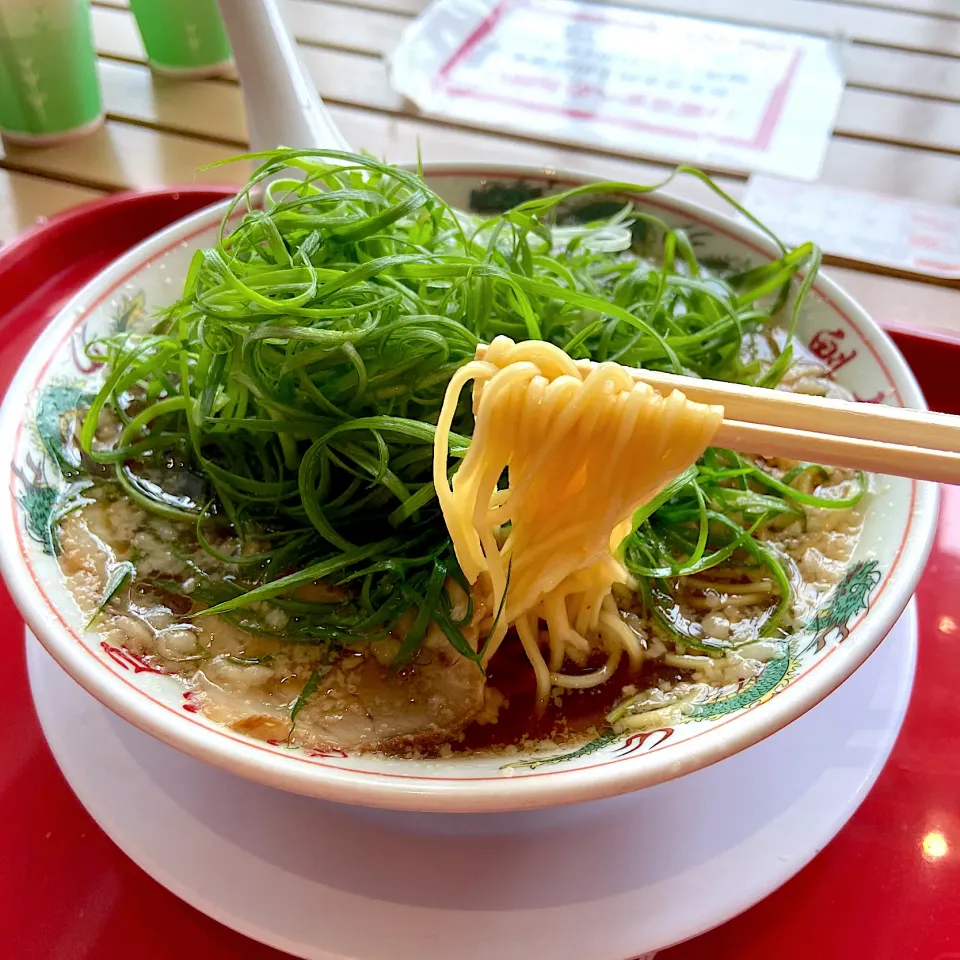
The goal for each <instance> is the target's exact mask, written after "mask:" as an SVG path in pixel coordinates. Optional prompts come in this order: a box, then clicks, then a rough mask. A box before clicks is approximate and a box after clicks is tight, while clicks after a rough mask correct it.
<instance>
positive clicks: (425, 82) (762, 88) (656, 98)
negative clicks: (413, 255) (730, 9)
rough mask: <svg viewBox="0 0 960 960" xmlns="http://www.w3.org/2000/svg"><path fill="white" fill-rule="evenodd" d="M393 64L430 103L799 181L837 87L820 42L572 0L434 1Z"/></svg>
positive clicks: (823, 138)
mask: <svg viewBox="0 0 960 960" xmlns="http://www.w3.org/2000/svg"><path fill="white" fill-rule="evenodd" d="M390 76H391V81H392V83H393V85H394V87H395V88H396V89H397V90H398V91H399V92H400V93H402V94H403V95H405V96H406V97H408V98H409V99H410V100H412V101H413V102H414V103H416V104H417V105H418V106H419V107H420V108H421V109H422V110H424V111H425V112H428V113H432V114H439V115H445V116H451V117H455V118H457V119H461V120H467V121H472V122H477V123H481V124H485V125H486V124H490V125H494V126H499V127H509V128H513V129H516V130H520V131H522V132H526V133H536V134H540V135H546V136H549V137H563V138H565V139H566V138H569V139H573V140H578V141H581V142H583V143H585V144H589V145H594V144H597V143H601V144H604V145H607V146H611V147H615V148H617V149H619V150H625V151H631V152H636V153H638V154H641V155H643V156H651V157H652V156H658V157H663V158H665V159H668V160H672V161H688V162H690V163H694V164H710V165H712V166H715V167H726V168H731V169H742V170H747V171H764V172H767V173H776V174H779V175H781V176H790V177H795V178H798V179H815V178H816V176H817V175H818V173H819V170H820V167H821V165H822V162H823V156H824V153H825V151H826V146H827V143H828V141H829V138H830V133H831V131H832V129H833V121H834V119H835V117H836V112H837V108H838V106H839V102H840V96H841V94H842V92H843V74H842V72H841V68H840V65H839V56H838V53H837V50H836V49H835V45H834V44H833V43H831V42H830V41H828V40H825V39H822V38H817V37H807V36H803V35H801V34H792V33H781V32H777V31H771V30H760V29H754V28H751V27H740V26H736V25H733V24H726V23H720V22H715V21H707V20H696V19H692V18H689V17H677V16H670V15H667V14H658V13H647V12H645V11H642V10H635V9H628V8H624V7H614V6H606V5H601V4H597V3H589V2H577V0H436V2H434V3H433V4H432V5H431V6H430V7H428V8H427V10H426V11H425V12H424V13H423V14H422V15H421V16H420V17H418V18H417V19H416V20H415V21H414V22H413V24H412V25H411V26H410V27H409V28H408V29H407V31H406V32H405V34H404V37H403V40H402V41H401V44H400V46H399V47H398V48H397V50H396V51H395V52H394V53H393V55H392V56H391V58H390Z"/></svg>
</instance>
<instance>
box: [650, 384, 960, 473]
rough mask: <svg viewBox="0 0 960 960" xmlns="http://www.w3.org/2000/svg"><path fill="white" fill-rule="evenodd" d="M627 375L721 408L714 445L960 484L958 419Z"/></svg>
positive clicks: (780, 392) (757, 389)
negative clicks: (721, 417)
mask: <svg viewBox="0 0 960 960" xmlns="http://www.w3.org/2000/svg"><path fill="white" fill-rule="evenodd" d="M631 373H632V374H633V375H634V376H635V377H636V378H637V379H638V380H642V381H643V382H644V383H649V384H650V386H652V387H654V388H655V389H656V390H658V391H659V392H660V393H670V392H672V391H673V390H680V391H682V392H683V394H684V395H685V396H686V397H687V398H688V399H690V400H696V401H698V402H700V403H717V404H721V405H722V406H723V413H724V417H723V424H722V426H721V427H720V430H719V431H718V433H717V437H716V443H717V446H722V447H728V448H729V449H731V450H737V451H739V452H741V453H753V454H759V455H761V456H765V457H786V458H789V459H791V460H807V461H811V462H813V463H823V464H827V465H829V466H834V467H849V468H852V469H859V470H868V471H870V472H872V473H887V474H893V475H894V476H900V477H912V478H914V479H916V480H933V481H938V482H941V483H960V417H955V416H951V415H949V414H945V413H930V412H929V411H926V410H912V409H906V408H902V407H888V406H884V405H882V404H875V403H856V402H854V401H848V400H828V399H826V398H824V397H812V396H808V395H806V394H798V393H787V392H785V391H783V390H764V389H762V388H760V387H746V386H741V385H740V384H730V383H721V382H719V381H716V380H698V379H696V378H694V377H681V376H676V375H675V374H670V373H659V372H656V371H653V370H631Z"/></svg>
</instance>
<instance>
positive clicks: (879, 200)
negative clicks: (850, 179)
mask: <svg viewBox="0 0 960 960" xmlns="http://www.w3.org/2000/svg"><path fill="white" fill-rule="evenodd" d="M743 205H744V206H745V207H746V208H747V209H748V210H749V211H750V212H751V213H752V214H754V216H756V217H757V218H759V219H760V220H762V221H763V222H764V223H765V224H766V225H767V226H768V227H770V229H772V230H773V231H774V233H776V234H777V235H778V236H779V237H780V239H781V240H783V241H784V243H787V244H789V245H791V246H796V245H797V244H800V243H803V242H805V241H807V240H813V241H815V242H816V243H818V244H819V245H820V246H821V247H822V248H823V249H824V250H825V251H826V252H828V253H833V254H836V255H837V256H840V257H849V258H850V259H851V260H864V261H867V262H869V263H877V264H881V265H884V266H888V267H897V268H900V269H903V270H911V271H915V272H917V273H926V274H930V275H932V276H938V277H960V207H948V206H943V205H940V204H935V203H924V202H923V201H919V200H907V199H900V198H898V197H885V196H880V195H878V194H874V193H865V192H863V191H860V190H849V189H846V188H844V187H831V186H827V185H826V184H822V183H813V184H807V183H795V182H792V181H789V180H779V179H776V178H773V177H762V176H758V177H752V178H751V179H750V183H749V184H748V186H747V191H746V194H745V196H744V198H743Z"/></svg>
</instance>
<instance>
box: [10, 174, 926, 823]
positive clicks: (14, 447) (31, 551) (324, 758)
mask: <svg viewBox="0 0 960 960" xmlns="http://www.w3.org/2000/svg"><path fill="white" fill-rule="evenodd" d="M427 178H428V180H429V181H430V183H431V184H432V186H433V187H434V188H435V189H437V190H438V192H440V193H441V194H442V195H444V196H445V197H446V198H447V199H448V200H449V201H450V202H452V203H453V204H454V205H456V206H459V207H461V208H469V207H470V205H471V199H473V200H476V199H477V196H478V195H477V193H476V191H481V193H480V196H486V197H487V198H488V199H489V197H490V196H491V195H492V194H493V193H496V191H497V189H498V187H503V186H507V187H515V186H516V185H518V184H521V185H522V189H525V190H528V189H542V190H545V191H552V190H556V189H563V188H565V187H567V186H570V185H572V184H574V183H579V182H583V181H585V180H589V179H592V178H589V177H584V176H577V175H575V174H563V173H559V174H558V173H557V172H556V171H543V172H541V171H537V170H529V169H518V168H512V167H498V168H490V167H485V168H484V169H482V170H478V169H470V168H464V167H461V166H436V167H433V168H428V170H427ZM491 187H493V190H491ZM633 199H634V200H635V202H636V204H637V206H638V207H639V208H640V209H648V210H650V211H651V212H653V213H655V214H657V215H658V216H660V217H662V218H663V219H665V220H666V221H667V222H668V223H670V224H672V225H674V226H682V227H684V228H685V229H686V230H687V232H688V234H689V235H690V236H691V238H692V239H693V241H694V243H695V245H696V247H697V249H698V253H699V255H700V256H701V258H702V259H706V260H719V261H727V262H730V263H732V264H734V265H737V266H740V265H749V264H752V263H760V262H763V261H766V260H769V259H771V258H772V257H773V256H775V255H776V250H775V248H774V245H773V244H772V243H771V242H769V241H768V240H767V239H765V238H764V237H762V236H761V235H759V234H758V233H756V232H755V231H754V230H753V229H752V228H749V227H747V226H744V225H742V224H741V223H739V222H734V221H733V220H730V219H727V218H724V217H722V216H718V215H716V214H714V213H711V212H708V211H706V210H703V209H701V208H699V207H696V206H694V205H692V204H689V203H686V202H682V201H679V200H675V199H672V198H669V197H667V196H661V195H654V196H639V197H635V198H633ZM222 213H223V205H218V206H216V207H212V208H210V209H208V210H206V211H201V212H200V213H198V214H195V215H194V216H191V217H189V218H187V219H186V220H183V221H181V222H180V223H177V224H175V225H173V226H172V227H170V228H168V229H166V230H164V231H163V232H162V233H160V234H158V235H156V236H155V237H153V238H152V239H150V240H147V241H146V242H145V243H143V244H141V245H140V246H138V247H136V248H135V249H133V250H131V251H130V252H129V253H127V254H126V255H125V256H123V257H122V258H120V259H119V260H118V261H117V262H116V263H114V264H113V265H112V266H111V267H109V268H108V269H107V270H105V271H104V272H103V273H102V274H100V275H99V276H98V277H97V278H96V279H95V280H93V281H92V282H91V283H90V284H89V285H88V286H87V287H86V288H85V289H84V290H83V291H82V292H81V293H80V294H78V295H77V296H76V297H75V298H74V299H73V300H72V301H71V302H70V303H69V304H68V305H67V306H66V307H65V308H64V309H63V311H62V312H61V313H60V314H59V315H58V316H57V317H56V318H55V319H54V320H53V322H52V323H51V324H50V325H49V326H48V327H47V329H46V330H45V331H44V332H43V334H42V335H41V336H40V338H39V339H38V340H37V342H36V344H35V345H34V347H33V349H32V350H31V351H30V353H29V355H28V356H27V357H26V359H25V360H24V362H23V364H22V366H21V367H20V370H19V371H18V373H17V376H16V378H15V379H14V381H13V383H12V385H11V387H10V390H9V392H8V394H7V397H6V400H5V401H4V404H3V408H2V411H0V464H2V470H3V471H4V477H5V484H4V489H5V490H6V491H7V493H6V496H7V498H8V503H7V505H6V508H5V509H3V510H2V511H0V539H2V543H3V551H2V557H0V565H2V571H3V576H4V579H5V580H6V583H7V585H8V587H9V589H10V592H11V593H12V595H13V598H14V600H15V601H16V603H17V606H18V607H19V608H20V611H21V612H22V614H23V616H24V618H25V620H26V621H27V623H28V624H29V626H30V628H31V629H32V630H33V632H34V633H35V634H36V635H37V636H38V637H39V638H40V640H41V641H42V642H43V644H44V646H45V647H46V648H47V650H49V651H50V653H51V654H52V655H53V656H54V657H55V658H56V659H57V661H58V662H59V663H60V664H61V666H62V667H63V668H64V669H65V670H66V671H67V672H68V673H69V674H70V675H71V676H73V677H74V679H76V680H77V681H78V682H79V683H80V684H82V685H83V686H84V687H85V688H86V689H87V690H88V691H89V692H90V693H92V694H93V695H94V696H95V697H97V699H99V700H100V701H102V702H103V703H104V704H106V705H107V706H108V707H110V708H111V709H112V710H114V711H116V712H117V713H118V714H120V715H121V716H123V717H125V718H126V719H127V720H129V721H130V722H132V723H134V724H136V725H137V726H138V727H140V728H141V729H142V730H145V731H147V732H148V733H151V734H153V735H154V736H156V737H158V738H159V739H161V740H163V741H165V742H167V743H169V744H171V745H173V746H175V747H178V748H180V749H181V750H184V751H185V752H187V753H189V754H192V755H193V756H195V757H199V758H200V759H202V760H207V761H209V762H210V763H213V764H216V765H217V766H220V767H223V768H225V769H227V770H231V771H233V772H234V773H237V774H240V775H241V776H245V777H249V778H250V779H253V780H259V781H262V782H264V783H267V784H272V785H274V786H277V787H281V788H283V789H287V790H293V791H297V792H299V793H304V794H309V795H313V796H317V797H325V798H328V799H332V800H340V801H346V802H350V803H358V804H364V805H369V806H379V807H392V808H398V809H410V810H421V811H428V810H442V811H464V812H473V811H497V810H517V809H524V808H535V807H546V806H553V805H557V804H563V803H571V802H575V801H584V800H589V799H593V798H599V797H605V796H611V795H614V794H618V793H623V792H626V791H629V790H635V789H638V788H640V787H645V786H648V785H650V784H654V783H658V782H661V781H664V780H669V779H671V778H673V777H678V776H681V775H682V774H685V773H688V772H690V771H692V770H696V769H698V768H700V767H704V766H706V765H708V764H711V763H715V762H716V761H718V760H722V759H723V758H724V757H728V756H730V755H731V754H734V753H736V752H737V751H739V750H742V749H744V748H745V747H748V746H750V745H751V744H753V743H756V742H757V741H759V740H762V739H763V738H764V737H766V736H768V735H769V734H771V733H773V732H774V731H775V730H777V729H779V728H780V727H782V726H784V725H785V724H787V723H790V722H791V721H792V720H794V719H796V718H797V717H799V716H800V715H801V714H803V713H804V712H805V711H807V710H809V709H810V708H811V707H812V706H814V705H815V704H816V703H818V702H819V701H820V700H822V699H823V698H824V697H825V696H827V694H829V693H830V692H831V691H832V690H834V689H835V688H836V687H837V686H838V685H839V684H841V683H842V682H843V681H844V680H845V679H846V678H847V677H848V676H850V674H851V673H852V672H853V671H854V670H856V668H857V667H858V666H860V664H862V663H863V662H864V660H866V658H867V657H868V656H869V655H870V654H871V653H872V652H873V650H874V649H876V647H877V645H878V644H879V643H880V641H881V640H882V639H883V638H884V636H885V635H886V633H887V631H888V630H889V629H890V628H891V626H892V625H893V623H894V622H895V621H896V619H897V617H898V616H899V615H900V613H901V611H902V610H903V608H904V606H905V605H906V603H907V601H908V600H909V599H910V596H911V595H912V593H913V590H914V587H915V586H916V583H917V580H918V579H919V577H920V574H921V572H922V570H923V566H924V563H925V562H926V559H927V554H928V552H929V549H930V545H931V542H932V538H933V533H934V529H935V525H936V513H937V499H938V492H937V488H936V487H935V486H934V485H931V484H924V483H916V482H912V481H909V480H903V479H897V478H886V477H884V478H879V482H878V484H877V488H878V489H877V491H876V492H875V493H874V494H872V495H871V501H872V502H871V503H870V505H869V509H868V511H867V514H866V521H865V525H864V531H863V535H862V538H861V541H860V544H859V547H858V549H857V552H856V555H855V558H854V560H855V563H854V566H853V567H852V571H851V573H850V574H848V577H847V579H846V580H845V581H843V582H842V584H841V588H840V590H838V593H837V595H835V597H834V601H833V604H832V608H831V609H832V614H833V615H832V616H824V617H823V618H822V619H821V620H820V621H819V622H817V623H814V624H811V625H810V627H809V628H808V630H807V631H806V632H805V634H804V635H803V636H801V637H800V638H798V639H797V641H796V642H795V643H793V644H792V645H791V648H790V653H789V655H786V656H784V657H782V658H781V659H776V660H772V661H770V662H769V663H768V664H767V665H766V667H765V669H764V671H763V673H762V674H761V675H760V677H759V678H758V679H757V680H756V681H754V682H750V683H748V684H746V685H745V686H743V687H742V688H739V689H738V688H735V687H734V688H730V689H727V690H724V691H723V693H722V694H721V695H720V696H715V697H711V698H710V700H709V701H704V702H702V703H699V704H695V707H694V710H693V712H692V714H691V715H690V716H689V717H687V718H685V720H684V722H683V723H679V724H677V725H676V726H675V727H673V728H667V729H663V730H657V731H654V732H653V733H652V734H635V735H633V736H631V737H629V738H627V737H611V738H600V739H598V740H596V741H594V742H592V743H590V744H589V745H588V746H587V747H585V748H583V749H581V750H579V751H575V752H574V753H573V754H572V755H571V751H569V750H567V751H566V752H561V751H554V752H553V753H544V754H537V755H535V756H524V757H518V758H516V760H517V761H518V762H515V763H511V764H508V765H504V760H502V759H495V758H471V757H455V758H452V759H443V760H405V759H396V758H394V759H390V758H384V757H378V756H369V755H366V756H340V755H329V754H320V753H317V752H316V751H310V750H304V749H300V748H294V749H291V748H288V747H284V746H282V745H278V746H272V745H270V744H267V743H264V742H261V741H258V740H252V739H249V738H247V737H244V736H243V735H241V734H238V733H235V732H233V731H231V730H228V729H227V728H225V727H223V726H220V725H218V724H215V723H213V722H211V721H209V720H207V719H206V718H205V717H204V716H203V715H202V714H200V713H198V712H196V707H195V705H194V704H192V703H191V702H190V700H189V699H187V698H185V696H184V689H183V687H182V686H181V685H180V684H179V683H178V681H177V680H175V679H174V678H173V677H170V676H166V675H162V674H158V673H156V672H153V671H151V670H149V669H145V668H144V664H143V663H141V662H140V661H138V660H137V659H136V658H134V657H133V656H132V655H130V654H128V653H127V652H126V651H124V650H122V649H117V648H114V647H110V646H109V645H107V644H105V643H104V642H102V641H101V638H100V637H99V636H98V635H97V634H95V633H92V632H85V631H84V629H83V623H82V617H81V615H80V612H79V610H78V609H77V607H76V605H75V603H74V602H73V600H72V598H71V597H70V595H69V594H68V592H67V591H66V589H65V587H64V585H63V582H62V579H61V576H60V570H59V567H58V565H57V562H56V559H55V558H54V557H53V556H51V555H50V554H49V553H46V552H45V551H44V547H43V544H42V543H41V542H40V539H41V538H38V537H37V535H36V534H37V524H41V525H42V521H43V514H44V510H48V509H49V504H50V502H51V501H52V499H53V497H54V496H55V493H56V490H57V489H58V488H59V486H60V485H61V483H62V481H61V479H60V476H59V474H58V472H57V468H56V464H55V462H54V461H53V460H52V459H51V458H50V457H49V456H48V455H47V453H46V452H45V449H44V447H43V444H42V440H41V432H40V431H39V430H38V429H37V415H38V411H39V412H40V413H41V416H43V415H44V413H45V412H46V411H48V410H49V409H51V408H52V405H55V404H54V400H55V399H56V397H57V396H58V394H57V393H55V392H51V388H56V389H58V390H60V391H63V390H64V389H67V390H78V389H79V390H83V389H84V388H86V389H89V388H90V387H91V386H92V381H93V380H94V379H95V378H96V377H97V372H96V371H92V370H90V369H88V367H87V366H86V365H85V364H84V362H83V360H82V356H83V354H82V349H80V347H81V345H82V343H83V342H84V340H85V338H86V339H89V338H90V337H91V336H93V335H95V334H98V333H101V332H103V331H105V330H106V329H107V328H109V327H110V325H111V324H113V323H115V318H116V317H117V316H119V315H121V314H123V313H124V312H127V313H128V314H129V312H130V311H142V310H152V309H154V308H156V307H158V306H162V305H163V304H166V303H169V302H170V301H172V300H174V299H175V298H176V297H177V294H178V293H179V292H180V289H181V286H182V280H183V277H184V275H185V271H186V269H187V265H188V263H189V260H190V256H191V254H192V252H193V250H194V249H196V247H197V246H199V245H209V244H212V243H213V242H214V237H215V231H216V228H217V225H218V224H219V221H220V218H221V216H222ZM812 293H813V295H812V296H811V297H810V298H809V299H808V302H807V305H806V308H805V310H804V312H803V316H802V318H801V321H800V325H799V337H800V339H801V340H802V341H803V343H805V344H808V345H809V346H810V347H811V349H812V350H813V351H814V352H815V353H817V354H818V355H819V356H820V357H821V358H822V359H823V360H824V362H826V363H827V364H828V365H830V366H831V367H832V368H834V370H835V376H836V379H837V380H838V381H839V382H840V383H842V384H843V385H845V386H846V387H848V388H849V389H850V390H852V391H853V392H854V393H855V394H856V395H857V396H858V397H859V398H861V399H865V400H866V399H874V400H881V399H882V400H883V402H886V403H889V404H892V405H895V406H907V407H922V406H923V405H924V401H923V396H922V395H921V393H920V390H919V387H918V386H917V383H916V381H915V380H914V378H913V375H912V374H911V372H910V370H909V368H908V367H907V365H906V363H905V362H904V360H903V358H902V357H901V356H900V354H899V352H898V351H897V349H896V348H895V347H894V346H893V344H892V343H891V341H890V340H889V338H888V337H887V336H886V335H885V334H884V333H883V332H882V331H881V330H880V329H879V328H878V327H877V326H876V325H875V324H874V323H873V322H872V321H871V320H870V318H869V317H868V316H867V315H866V314H865V313H864V311H863V309H862V308H861V307H859V306H858V305H857V304H856V303H855V302H854V301H853V300H851V299H850V297H848V296H847V295H846V294H845V293H843V292H842V291H841V290H840V289H839V288H838V287H837V286H836V285H835V284H834V283H832V282H831V281H830V280H829V279H827V278H826V277H822V276H821V277H820V278H819V279H818V280H817V281H816V284H815V286H814V288H813V291H812ZM59 395H60V396H63V395H65V394H63V393H61V394H59ZM44 398H46V400H45V401H44V405H43V408H42V409H41V407H40V402H41V400H44ZM814 635H816V636H819V637H820V638H821V639H822V640H823V641H824V643H823V645H822V649H819V650H818V649H816V648H817V647H818V646H820V644H813V643H811V642H810V641H811V640H812V639H813V638H814Z"/></svg>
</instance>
